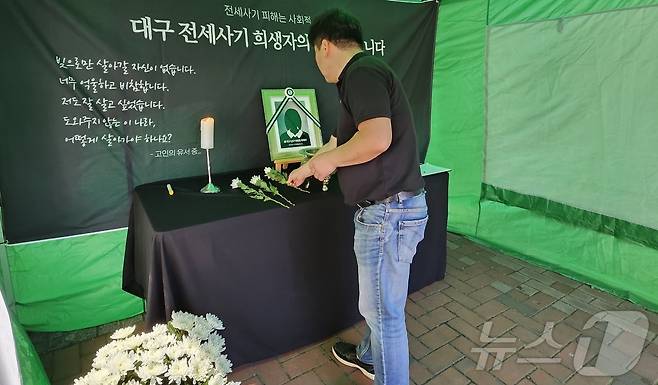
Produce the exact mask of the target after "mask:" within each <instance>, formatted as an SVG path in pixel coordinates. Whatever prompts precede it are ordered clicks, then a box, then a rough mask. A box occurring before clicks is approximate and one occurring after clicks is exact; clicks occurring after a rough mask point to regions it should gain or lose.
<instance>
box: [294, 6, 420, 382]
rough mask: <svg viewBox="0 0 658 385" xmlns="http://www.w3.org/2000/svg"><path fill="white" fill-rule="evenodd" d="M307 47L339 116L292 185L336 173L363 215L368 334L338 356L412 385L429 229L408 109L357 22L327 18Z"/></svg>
mask: <svg viewBox="0 0 658 385" xmlns="http://www.w3.org/2000/svg"><path fill="white" fill-rule="evenodd" d="M309 41H311V42H313V45H314V50H315V61H316V63H317V66H318V69H319V70H320V72H321V73H322V75H323V76H324V78H325V80H326V81H327V82H328V83H335V84H336V85H337V87H338V96H339V98H340V104H341V107H340V116H339V120H338V126H337V128H336V131H335V132H334V133H333V135H332V136H331V139H330V140H329V142H328V143H327V144H326V145H324V146H323V147H322V149H321V150H320V151H318V153H317V154H316V155H315V156H314V157H313V158H312V159H311V160H310V161H308V162H307V163H306V164H304V165H302V166H301V167H300V168H298V169H296V170H294V171H293V172H292V173H291V174H290V178H289V183H290V184H292V185H295V186H299V185H300V184H302V183H303V182H304V180H305V179H306V178H308V177H311V176H314V177H315V178H317V179H319V180H323V179H325V178H326V177H328V176H329V175H331V173H333V172H334V171H336V172H337V174H338V180H339V182H340V187H341V190H342V192H343V195H344V196H345V201H346V203H348V204H351V205H357V206H358V210H357V212H356V214H355V216H354V226H355V231H354V252H355V254H356V259H357V265H358V274H359V311H360V312H361V314H362V315H363V317H364V318H365V320H366V323H367V326H368V332H367V333H366V336H365V338H364V339H363V340H362V341H361V343H360V344H359V345H358V346H355V345H352V344H348V343H345V342H339V343H337V344H336V345H334V347H333V353H334V355H335V356H336V359H337V360H338V361H340V362H341V363H343V364H346V365H349V366H352V367H355V368H358V369H359V370H361V372H363V374H365V375H366V376H368V377H369V378H371V379H372V378H374V379H375V382H376V383H377V384H388V385H406V384H408V382H409V352H408V341H407V331H406V326H405V315H404V314H405V313H404V306H405V303H406V297H407V290H408V282H409V268H410V265H411V262H412V259H413V256H414V254H415V253H416V246H417V245H418V243H419V242H420V241H421V240H422V239H423V237H424V233H425V225H426V223H427V220H428V217H427V205H426V202H425V193H424V189H423V187H424V182H423V179H422V177H421V175H420V168H419V166H420V165H419V163H420V162H419V159H418V149H417V145H416V132H415V129H414V125H413V117H412V115H411V109H410V107H409V102H408V100H407V97H406V94H405V92H404V89H403V88H402V84H401V83H400V80H399V79H398V78H397V76H396V75H395V74H394V73H393V71H392V70H391V68H390V67H389V66H388V65H386V64H385V63H384V62H382V61H380V60H379V59H377V58H375V57H373V56H369V55H367V54H366V53H365V52H363V36H362V32H361V26H360V24H359V22H358V20H357V19H355V18H354V17H353V16H351V15H349V14H347V13H345V12H343V11H341V10H331V11H328V12H326V13H324V14H322V15H321V16H319V17H317V18H316V19H315V20H314V22H313V24H312V25H311V29H310V33H309Z"/></svg>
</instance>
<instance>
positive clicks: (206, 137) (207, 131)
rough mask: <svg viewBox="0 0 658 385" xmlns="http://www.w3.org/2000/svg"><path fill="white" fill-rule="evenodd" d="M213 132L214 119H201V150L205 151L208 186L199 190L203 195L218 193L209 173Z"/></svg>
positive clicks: (213, 145) (217, 188)
mask: <svg viewBox="0 0 658 385" xmlns="http://www.w3.org/2000/svg"><path fill="white" fill-rule="evenodd" d="M214 130H215V119H213V118H211V117H207V118H203V119H201V148H203V149H205V150H206V164H207V166H208V184H207V185H205V186H204V187H203V188H202V189H201V192H202V193H204V194H216V193H218V192H219V191H220V190H219V187H217V186H215V185H214V184H213V183H212V175H211V173H210V150H211V149H213V148H214V147H215V144H214V141H215V140H214V139H215V138H214Z"/></svg>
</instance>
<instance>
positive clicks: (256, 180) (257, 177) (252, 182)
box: [249, 175, 260, 185]
mask: <svg viewBox="0 0 658 385" xmlns="http://www.w3.org/2000/svg"><path fill="white" fill-rule="evenodd" d="M259 181H260V176H258V175H254V176H252V177H251V180H250V181H249V183H251V184H253V185H257V184H258V182H259Z"/></svg>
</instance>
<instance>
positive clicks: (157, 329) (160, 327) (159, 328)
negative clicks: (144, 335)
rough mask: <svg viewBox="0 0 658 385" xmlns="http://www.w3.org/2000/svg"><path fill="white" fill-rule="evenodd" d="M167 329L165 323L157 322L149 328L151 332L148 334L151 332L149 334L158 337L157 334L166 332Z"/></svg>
mask: <svg viewBox="0 0 658 385" xmlns="http://www.w3.org/2000/svg"><path fill="white" fill-rule="evenodd" d="M168 331H169V330H168V329H167V325H166V324H157V325H155V326H153V330H151V333H149V334H151V336H153V337H158V336H161V335H164V334H167V332H168Z"/></svg>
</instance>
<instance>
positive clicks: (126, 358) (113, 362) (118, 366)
mask: <svg viewBox="0 0 658 385" xmlns="http://www.w3.org/2000/svg"><path fill="white" fill-rule="evenodd" d="M136 361H137V356H136V355H135V353H133V352H128V353H126V352H122V353H119V354H117V355H115V356H114V357H112V358H110V359H109V360H108V361H107V365H106V368H107V370H108V371H109V372H110V373H112V374H118V375H119V376H122V375H124V374H126V373H127V372H129V371H131V370H134V369H135V362H136Z"/></svg>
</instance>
